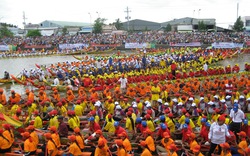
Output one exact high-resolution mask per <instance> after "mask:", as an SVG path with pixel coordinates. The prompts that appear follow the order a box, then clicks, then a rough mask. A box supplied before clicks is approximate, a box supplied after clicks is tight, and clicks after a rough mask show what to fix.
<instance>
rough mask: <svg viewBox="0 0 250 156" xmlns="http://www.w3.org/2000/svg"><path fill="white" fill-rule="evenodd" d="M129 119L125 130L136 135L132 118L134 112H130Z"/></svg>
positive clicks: (128, 113)
mask: <svg viewBox="0 0 250 156" xmlns="http://www.w3.org/2000/svg"><path fill="white" fill-rule="evenodd" d="M126 114H127V118H126V125H125V128H126V129H127V130H128V131H130V132H132V133H133V134H135V121H134V119H133V118H132V112H131V111H128V112H127V113H126Z"/></svg>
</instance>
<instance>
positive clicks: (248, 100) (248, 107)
mask: <svg viewBox="0 0 250 156" xmlns="http://www.w3.org/2000/svg"><path fill="white" fill-rule="evenodd" d="M246 107H247V108H246V109H247V113H250V97H249V98H247V100H246Z"/></svg>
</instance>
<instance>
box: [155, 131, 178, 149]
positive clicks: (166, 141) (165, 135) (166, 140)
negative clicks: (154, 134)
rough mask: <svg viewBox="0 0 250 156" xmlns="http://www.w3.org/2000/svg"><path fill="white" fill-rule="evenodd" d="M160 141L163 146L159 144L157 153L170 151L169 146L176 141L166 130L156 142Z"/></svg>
mask: <svg viewBox="0 0 250 156" xmlns="http://www.w3.org/2000/svg"><path fill="white" fill-rule="evenodd" d="M158 143H161V146H160V145H157V146H156V151H157V153H158V154H159V153H162V152H163V153H166V152H167V153H170V151H169V149H168V147H169V146H170V145H171V144H173V143H174V141H173V139H171V137H170V135H169V134H168V132H164V133H163V138H162V139H161V140H160V141H159V142H157V143H156V144H158Z"/></svg>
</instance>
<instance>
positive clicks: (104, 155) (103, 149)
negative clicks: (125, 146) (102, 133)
mask: <svg viewBox="0 0 250 156" xmlns="http://www.w3.org/2000/svg"><path fill="white" fill-rule="evenodd" d="M95 156H109V153H108V148H107V146H105V142H104V140H102V139H99V140H98V144H97V148H96V149H95Z"/></svg>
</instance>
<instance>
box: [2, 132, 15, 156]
mask: <svg viewBox="0 0 250 156" xmlns="http://www.w3.org/2000/svg"><path fill="white" fill-rule="evenodd" d="M3 131H4V130H3V129H0V153H1V154H4V153H6V152H10V151H11V146H12V144H11V143H10V142H9V141H8V140H7V139H6V138H5V137H4V136H3Z"/></svg>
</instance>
